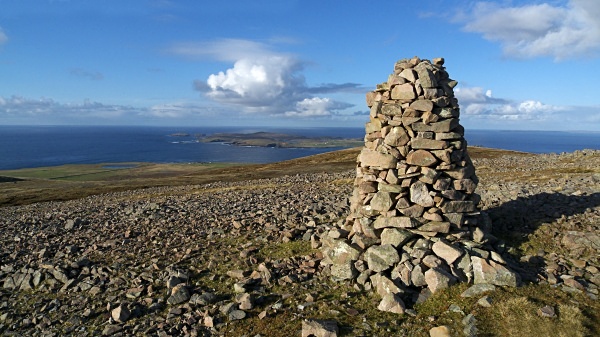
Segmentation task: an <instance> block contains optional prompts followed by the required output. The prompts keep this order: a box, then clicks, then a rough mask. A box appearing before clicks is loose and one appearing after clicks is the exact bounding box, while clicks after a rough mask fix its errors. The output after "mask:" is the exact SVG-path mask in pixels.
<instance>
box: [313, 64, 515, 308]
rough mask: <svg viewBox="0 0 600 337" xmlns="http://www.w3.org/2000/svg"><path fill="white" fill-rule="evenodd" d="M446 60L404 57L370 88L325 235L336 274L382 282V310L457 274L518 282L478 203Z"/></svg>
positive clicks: (366, 283)
mask: <svg viewBox="0 0 600 337" xmlns="http://www.w3.org/2000/svg"><path fill="white" fill-rule="evenodd" d="M443 65H444V59H443V58H436V59H433V62H430V61H429V60H421V59H419V58H417V57H414V58H412V59H403V60H400V61H398V62H397V63H396V64H395V66H394V72H393V73H392V74H391V75H390V76H389V77H388V80H387V82H384V83H381V84H379V85H377V88H376V90H374V91H372V92H369V93H367V97H366V99H367V105H368V106H369V107H370V109H371V110H370V120H369V122H368V123H366V135H365V146H364V148H363V149H362V151H361V153H360V155H359V156H358V159H357V162H358V166H357V169H356V180H355V181H354V192H353V194H352V198H351V200H350V204H351V205H350V215H349V216H348V218H347V220H346V222H345V224H344V225H343V226H341V227H340V228H336V229H334V230H331V231H330V232H329V233H328V234H327V235H325V236H324V239H322V243H323V251H324V256H325V259H324V263H326V264H330V265H331V266H330V271H331V276H332V278H333V279H335V280H340V281H341V280H351V281H353V282H355V283H356V285H357V287H359V288H362V289H366V290H370V289H374V290H376V291H377V292H378V293H379V294H380V295H381V296H382V298H383V300H382V302H381V303H380V305H379V309H380V310H385V311H392V312H399V313H401V312H404V310H405V306H404V302H403V299H404V300H407V301H409V302H413V303H414V302H417V301H420V300H423V299H424V298H427V297H428V296H429V295H430V294H431V293H433V292H435V291H437V290H439V289H443V288H446V287H448V286H450V285H451V284H453V283H456V282H469V283H475V284H487V285H491V287H493V286H494V285H498V286H516V285H517V283H518V282H519V277H518V275H517V274H516V273H514V272H512V271H511V270H510V269H509V268H508V267H507V266H506V262H505V260H504V259H503V258H502V257H501V255H500V254H498V252H497V251H498V250H499V249H498V245H497V243H498V240H496V239H495V238H494V237H493V236H492V235H491V234H490V231H491V221H490V220H489V218H488V217H487V215H486V214H485V213H483V212H480V211H479V209H478V207H477V205H478V203H479V201H480V196H479V195H478V194H477V193H475V189H476V187H477V183H478V179H477V176H476V175H475V168H474V166H473V163H472V162H471V160H470V158H469V154H468V153H467V142H466V141H465V139H464V137H463V136H464V129H463V127H462V126H461V125H460V124H459V106H458V100H457V99H456V98H455V97H454V91H453V88H454V87H455V86H456V85H457V82H456V81H454V80H452V79H450V78H449V76H448V73H447V72H446V70H445V67H444V66H443ZM484 288H485V287H484Z"/></svg>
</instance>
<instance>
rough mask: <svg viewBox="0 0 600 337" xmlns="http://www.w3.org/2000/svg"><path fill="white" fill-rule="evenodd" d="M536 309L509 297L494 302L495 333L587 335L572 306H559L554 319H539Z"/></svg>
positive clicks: (524, 336)
mask: <svg viewBox="0 0 600 337" xmlns="http://www.w3.org/2000/svg"><path fill="white" fill-rule="evenodd" d="M538 309H539V307H538V306H537V305H535V304H534V303H533V302H532V301H530V300H529V299H527V298H525V297H517V298H511V299H508V300H506V301H502V302H500V303H498V315H499V317H500V319H499V320H498V321H497V322H496V329H497V334H498V335H500V336H507V337H529V336H532V335H537V336H564V337H567V336H569V337H584V336H589V331H588V330H587V329H586V328H585V326H584V324H583V321H584V317H583V314H582V313H581V310H579V308H577V307H576V306H573V305H559V306H558V310H557V317H553V318H546V317H541V316H539V315H538V314H537V313H536V312H537V310H538Z"/></svg>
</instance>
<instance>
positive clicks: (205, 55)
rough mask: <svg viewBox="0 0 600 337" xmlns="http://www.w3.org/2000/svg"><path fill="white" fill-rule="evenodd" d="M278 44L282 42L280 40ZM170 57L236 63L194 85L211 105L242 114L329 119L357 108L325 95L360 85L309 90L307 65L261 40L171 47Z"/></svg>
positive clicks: (332, 86) (346, 91) (349, 84)
mask: <svg viewBox="0 0 600 337" xmlns="http://www.w3.org/2000/svg"><path fill="white" fill-rule="evenodd" d="M277 41H281V39H278V40H277ZM169 51H170V52H171V53H174V54H177V55H180V56H184V57H188V58H195V59H198V60H202V59H214V60H218V61H225V62H232V63H233V64H232V66H231V67H230V68H229V69H226V70H223V71H219V72H218V73H214V74H211V75H209V76H208V78H207V79H206V80H196V81H195V82H194V86H195V88H196V90H198V91H200V92H202V93H203V94H204V95H205V96H206V97H208V98H210V99H211V100H213V101H215V102H218V103H221V104H224V105H229V106H233V107H235V108H236V109H238V110H239V111H241V112H244V113H263V114H265V115H282V116H288V117H317V116H331V115H334V114H337V113H339V111H340V110H343V109H345V108H348V107H351V106H353V105H351V104H348V103H343V102H338V101H335V100H333V99H332V98H330V97H321V96H322V95H323V94H334V93H342V92H345V93H353V92H357V90H361V93H362V88H361V86H360V85H359V84H356V83H342V84H336V83H326V84H322V85H319V86H308V85H307V84H306V79H305V77H304V73H303V71H304V67H305V62H303V61H302V60H300V59H299V58H297V57H296V56H294V55H292V54H288V53H281V52H277V51H275V50H274V47H273V46H271V45H269V44H266V43H262V42H257V41H248V40H240V39H222V40H217V41H210V42H200V43H182V44H177V45H174V46H172V47H171V48H170V49H169Z"/></svg>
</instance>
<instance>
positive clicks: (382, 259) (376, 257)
mask: <svg viewBox="0 0 600 337" xmlns="http://www.w3.org/2000/svg"><path fill="white" fill-rule="evenodd" d="M365 256H366V260H367V265H368V266H369V269H371V270H373V271H374V272H381V271H384V270H386V269H389V268H390V267H391V266H393V265H394V264H396V263H398V262H399V261H400V256H399V255H398V251H397V250H396V248H394V246H392V245H390V244H386V245H381V246H371V247H369V249H367V251H366V252H365Z"/></svg>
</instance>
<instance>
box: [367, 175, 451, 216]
mask: <svg viewBox="0 0 600 337" xmlns="http://www.w3.org/2000/svg"><path fill="white" fill-rule="evenodd" d="M410 201H412V202H414V203H416V204H419V205H421V206H423V207H431V206H433V205H434V202H433V198H432V197H431V196H430V195H429V189H428V188H427V185H426V184H425V183H423V182H420V181H417V182H416V183H414V184H412V185H411V186H410ZM444 213H445V212H444ZM376 221H377V220H376Z"/></svg>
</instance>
